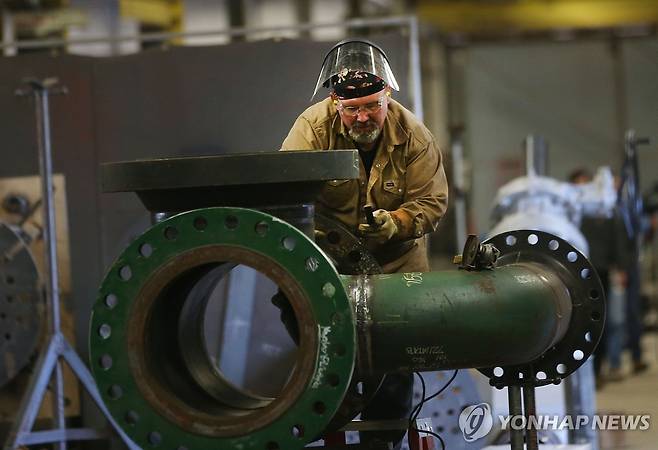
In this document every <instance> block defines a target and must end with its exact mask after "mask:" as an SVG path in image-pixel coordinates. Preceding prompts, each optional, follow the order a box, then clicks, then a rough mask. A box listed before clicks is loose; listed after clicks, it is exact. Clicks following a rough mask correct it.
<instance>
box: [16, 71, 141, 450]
mask: <svg viewBox="0 0 658 450" xmlns="http://www.w3.org/2000/svg"><path fill="white" fill-rule="evenodd" d="M25 83H26V87H25V88H23V89H20V90H17V91H16V94H17V95H20V96H27V95H31V96H33V97H34V99H35V103H36V118H37V144H38V147H39V169H40V174H41V184H42V199H43V226H44V241H45V245H46V268H47V270H46V280H45V281H46V283H45V284H46V286H45V288H46V289H45V290H46V300H47V303H48V306H49V312H50V314H49V319H50V324H49V338H48V344H47V346H46V347H45V351H43V352H42V353H41V355H39V359H38V360H37V363H36V367H35V370H34V373H33V374H32V376H31V378H30V383H29V385H28V390H27V392H26V394H25V396H24V397H23V400H22V402H21V405H20V408H19V410H18V413H17V416H16V421H15V422H14V424H13V426H12V428H11V430H10V432H9V437H8V438H7V441H6V443H5V445H4V449H5V450H14V449H17V448H18V447H19V446H23V445H33V444H43V443H54V444H55V446H54V448H55V449H56V450H66V442H67V441H69V440H94V439H101V438H107V436H108V434H107V433H106V432H104V431H99V430H95V429H90V428H77V429H67V428H66V423H65V414H64V379H63V375H62V361H61V360H60V357H61V358H63V359H64V361H66V362H67V363H68V365H69V367H70V368H71V370H72V371H73V373H74V374H75V376H76V377H77V378H78V380H80V382H81V383H82V385H83V386H84V388H85V389H86V390H87V392H88V393H89V395H90V396H91V397H92V399H93V400H94V402H95V403H96V406H98V408H99V409H100V410H101V412H102V413H103V415H104V416H105V418H106V419H107V420H108V422H109V423H110V425H112V427H113V428H114V429H115V430H116V432H117V433H118V434H119V436H120V437H121V439H122V440H123V442H124V443H125V444H126V445H127V446H128V448H130V449H138V448H139V447H137V446H136V445H135V444H133V443H132V442H131V441H130V439H129V438H128V437H127V436H126V435H125V434H124V433H123V431H122V430H121V428H120V427H119V426H118V425H117V423H116V422H115V421H114V419H113V418H112V416H111V415H110V413H109V411H108V410H107V409H106V408H105V404H104V403H103V400H102V399H101V397H100V394H99V392H98V390H97V389H96V385H95V383H94V380H93V378H92V376H91V373H90V372H89V370H88V369H87V366H85V364H84V363H83V362H82V360H81V359H80V357H79V356H78V355H77V353H76V352H75V350H74V349H73V347H71V345H70V344H69V343H68V342H67V341H66V337H65V336H64V335H63V334H62V332H61V326H60V311H59V277H58V270H57V243H56V234H55V214H54V212H55V211H54V209H55V208H54V204H53V182H52V175H53V173H52V172H53V170H52V153H51V146H50V116H49V104H48V100H49V95H50V94H61V93H65V92H66V90H65V89H64V88H63V87H61V86H57V79H55V78H47V79H44V80H32V79H31V80H26V81H25ZM51 378H52V389H51V390H52V397H53V402H52V403H53V421H54V424H53V425H54V426H53V429H51V430H47V431H39V432H34V431H32V427H33V425H34V421H35V419H36V416H37V413H38V412H39V407H40V406H41V402H42V401H43V397H44V395H45V393H46V388H47V387H48V381H49V380H50V379H51Z"/></svg>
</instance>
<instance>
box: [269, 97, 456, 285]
mask: <svg viewBox="0 0 658 450" xmlns="http://www.w3.org/2000/svg"><path fill="white" fill-rule="evenodd" d="M355 147H356V144H355V143H354V142H353V141H352V140H351V139H350V137H349V135H348V132H347V128H346V127H345V125H344V124H343V122H342V120H341V119H340V116H339V115H338V112H337V111H336V108H335V106H334V104H333V101H332V100H331V98H326V99H325V100H323V101H321V102H319V103H316V104H314V105H312V106H311V107H309V108H308V109H306V111H304V112H303V113H302V114H301V115H300V116H299V117H298V118H297V120H296V121H295V123H294V125H293V126H292V129H291V130H290V132H289V133H288V136H287V137H286V139H285V140H284V141H283V144H282V146H281V150H332V149H350V148H355ZM376 151H377V154H376V156H375V160H374V161H373V164H372V168H371V170H370V177H369V178H368V177H367V176H366V170H365V167H364V165H363V162H361V159H360V158H359V161H360V162H361V164H360V166H361V168H360V174H359V178H358V179H357V180H332V181H329V182H327V183H326V185H325V187H324V188H323V190H322V193H321V194H320V197H319V198H318V200H317V203H316V211H317V212H318V213H320V214H323V215H325V216H328V217H330V218H333V219H337V220H339V221H340V222H342V223H343V224H345V225H346V226H347V227H348V228H349V229H350V230H351V231H352V232H353V233H354V234H357V230H358V225H359V223H366V218H365V215H364V212H363V207H364V206H365V205H372V206H373V208H374V209H380V208H381V209H385V210H387V211H391V212H392V214H394V215H395V217H396V219H397V220H396V222H397V223H398V225H399V226H398V228H399V233H398V234H397V235H396V236H394V237H393V239H391V240H390V241H389V242H387V243H385V244H381V245H377V244H375V243H373V242H367V241H366V246H367V247H368V248H369V249H370V250H371V251H372V252H373V254H374V255H375V257H376V258H377V260H378V261H379V263H380V264H381V265H382V267H383V268H384V272H385V273H394V272H427V271H429V262H428V258H427V249H426V245H425V234H426V233H429V232H431V231H434V230H436V227H437V225H438V223H439V220H440V219H441V217H442V216H443V214H444V213H445V211H446V207H447V204H448V184H447V182H446V176H445V172H444V170H443V163H442V158H441V152H440V150H439V148H438V146H437V145H436V142H435V141H434V136H432V134H431V133H430V132H429V130H428V129H427V128H426V127H425V125H423V124H422V123H421V122H420V121H419V120H418V119H417V118H416V117H415V116H414V115H413V114H412V113H411V112H410V111H409V110H407V109H406V108H404V107H403V106H402V105H401V104H400V103H398V102H396V101H395V100H392V99H391V100H390V103H389V106H388V113H387V115H386V119H385V121H384V128H383V130H382V136H381V139H380V142H379V147H378V148H377V149H376ZM400 225H401V226H400Z"/></svg>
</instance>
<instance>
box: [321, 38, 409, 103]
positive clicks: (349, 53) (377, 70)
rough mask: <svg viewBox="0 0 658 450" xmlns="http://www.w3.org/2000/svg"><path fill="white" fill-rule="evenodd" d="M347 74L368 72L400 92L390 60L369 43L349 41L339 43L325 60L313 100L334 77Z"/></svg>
mask: <svg viewBox="0 0 658 450" xmlns="http://www.w3.org/2000/svg"><path fill="white" fill-rule="evenodd" d="M347 72H366V73H369V74H372V75H375V76H377V77H379V78H381V79H382V80H384V82H385V83H386V84H387V85H388V86H390V87H391V88H393V89H395V90H396V91H399V90H400V88H399V86H398V82H397V81H396V79H395V75H393V71H392V70H391V66H390V65H389V63H388V59H387V58H386V55H385V54H384V52H383V51H382V50H381V49H379V48H378V47H377V46H375V45H374V44H371V43H368V42H367V41H348V42H344V43H338V44H337V45H336V46H335V47H334V48H333V49H331V51H330V52H329V53H328V54H327V56H326V57H325V58H324V62H323V64H322V69H321V70H320V76H319V77H318V81H317V83H316V84H315V89H314V90H313V95H312V96H311V100H313V98H314V97H315V95H316V94H317V93H318V90H319V89H320V87H321V86H324V87H329V82H330V80H331V78H332V77H334V76H336V75H339V76H340V75H341V74H345V73H347Z"/></svg>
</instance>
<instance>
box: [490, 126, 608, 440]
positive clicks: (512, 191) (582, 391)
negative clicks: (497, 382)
mask: <svg viewBox="0 0 658 450" xmlns="http://www.w3.org/2000/svg"><path fill="white" fill-rule="evenodd" d="M523 149H524V153H525V159H526V174H525V176H521V177H518V178H515V179H513V180H511V181H510V182H508V183H507V184H505V185H504V186H502V187H501V188H500V189H499V190H498V192H497V194H496V198H495V200H494V207H493V210H492V213H491V220H492V223H493V224H494V225H493V227H492V228H491V230H490V231H489V232H488V233H487V235H488V236H496V235H499V234H501V233H506V232H510V231H513V230H517V229H527V230H538V231H542V232H547V233H551V234H554V235H556V236H559V237H560V238H562V239H564V240H565V241H567V242H569V243H570V244H571V245H573V246H574V247H576V248H577V249H578V250H579V251H581V252H582V253H583V254H585V255H589V245H588V243H587V240H586V239H585V236H584V235H583V233H582V232H581V231H580V224H581V219H582V217H584V216H590V217H612V215H613V213H614V209H615V207H616V204H617V193H616V192H615V186H614V180H613V177H612V172H611V170H610V168H609V167H601V168H599V169H598V170H597V172H596V176H595V177H594V179H593V180H592V181H590V182H588V183H584V184H573V183H567V182H563V181H559V180H556V179H554V178H551V177H549V176H548V174H547V167H548V145H547V143H546V141H545V140H544V139H543V138H542V137H541V136H536V135H529V136H527V137H526V138H525V140H524V145H523ZM567 381H568V382H567V383H565V384H566V386H565V387H564V389H563V388H562V386H553V387H552V388H550V389H548V390H546V391H544V392H543V393H542V394H543V395H544V399H546V400H548V401H547V402H545V403H544V405H543V406H544V408H548V411H550V412H552V413H555V412H556V411H559V412H560V413H562V414H572V415H585V416H590V417H591V416H592V415H593V414H594V413H595V409H596V408H595V394H594V388H595V387H594V373H593V368H592V363H591V362H588V363H587V364H585V366H584V367H583V368H582V370H580V371H579V372H578V373H577V374H576V375H575V376H574V377H571V378H570V379H569V380H567ZM494 403H495V402H494ZM494 408H495V407H494ZM548 411H546V410H543V411H542V412H545V413H546V412H548ZM564 441H567V438H566V437H565V438H564ZM568 441H569V442H571V443H573V444H589V445H591V447H592V449H593V450H595V449H597V448H598V439H597V436H596V433H595V431H594V430H588V429H584V428H583V429H580V430H571V431H570V436H569V438H568Z"/></svg>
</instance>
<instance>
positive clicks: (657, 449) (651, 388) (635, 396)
mask: <svg viewBox="0 0 658 450" xmlns="http://www.w3.org/2000/svg"><path fill="white" fill-rule="evenodd" d="M643 350H644V354H645V358H646V361H647V362H648V363H649V364H650V368H649V370H647V371H646V372H644V373H641V374H638V375H630V370H631V363H630V358H629V357H628V355H626V354H624V363H623V366H624V367H623V369H624V373H626V374H627V375H626V378H625V379H624V380H623V381H619V382H608V383H606V384H604V386H603V387H602V388H601V389H599V390H598V392H597V395H596V401H597V410H598V413H599V414H606V413H607V414H649V415H651V419H650V424H651V425H650V428H649V430H646V431H605V432H601V447H600V450H613V449H614V450H617V449H624V450H626V449H628V450H658V336H656V335H655V334H649V335H646V336H645V337H644V339H643ZM626 353H627V352H626Z"/></svg>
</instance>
